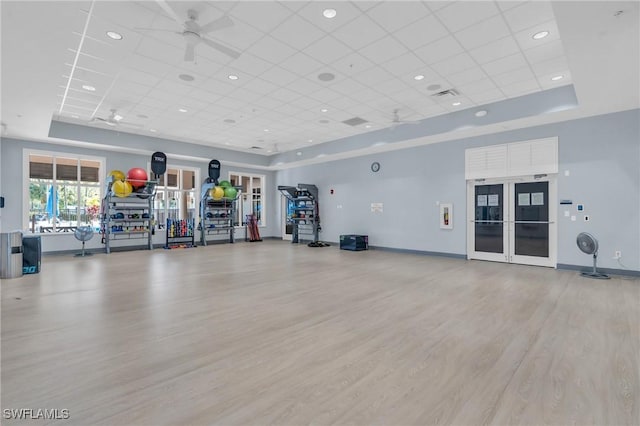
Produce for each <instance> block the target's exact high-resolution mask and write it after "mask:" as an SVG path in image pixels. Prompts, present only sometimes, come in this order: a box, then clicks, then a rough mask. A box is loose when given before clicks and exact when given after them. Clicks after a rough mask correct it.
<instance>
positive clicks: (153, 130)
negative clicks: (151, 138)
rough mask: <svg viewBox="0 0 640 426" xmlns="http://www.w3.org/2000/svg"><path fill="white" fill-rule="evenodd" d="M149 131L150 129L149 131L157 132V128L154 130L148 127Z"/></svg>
mask: <svg viewBox="0 0 640 426" xmlns="http://www.w3.org/2000/svg"><path fill="white" fill-rule="evenodd" d="M149 131H150V132H152V133H155V132H157V130H156V129H149Z"/></svg>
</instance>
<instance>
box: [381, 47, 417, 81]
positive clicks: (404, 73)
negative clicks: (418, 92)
mask: <svg viewBox="0 0 640 426" xmlns="http://www.w3.org/2000/svg"><path fill="white" fill-rule="evenodd" d="M382 67H383V68H384V69H386V70H387V71H389V72H390V73H391V74H393V75H395V76H398V77H400V78H407V79H408V78H413V76H414V75H416V73H414V71H416V70H422V69H427V67H426V65H425V64H424V62H422V60H420V59H419V58H418V57H417V56H416V55H415V54H414V53H413V52H407V53H405V54H404V55H400V56H398V57H397V58H393V59H392V60H390V61H387V62H385V63H384V64H382Z"/></svg>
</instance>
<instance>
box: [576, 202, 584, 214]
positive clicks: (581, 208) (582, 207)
mask: <svg viewBox="0 0 640 426" xmlns="http://www.w3.org/2000/svg"><path fill="white" fill-rule="evenodd" d="M576 207H577V208H578V211H579V212H581V211H583V210H584V204H578V205H577V206H576Z"/></svg>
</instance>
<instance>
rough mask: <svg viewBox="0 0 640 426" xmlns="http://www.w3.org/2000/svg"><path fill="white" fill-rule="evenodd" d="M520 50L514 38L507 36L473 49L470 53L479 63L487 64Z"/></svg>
mask: <svg viewBox="0 0 640 426" xmlns="http://www.w3.org/2000/svg"><path fill="white" fill-rule="evenodd" d="M519 51H520V49H519V48H518V44H517V43H516V42H515V41H514V40H513V38H512V37H505V38H503V39H500V40H496V41H494V42H492V43H489V44H486V45H484V46H482V47H478V48H476V49H473V50H471V51H470V52H469V54H470V55H471V56H472V57H473V59H475V60H476V61H477V62H478V63H479V64H486V63H488V62H492V61H495V60H497V59H500V58H504V57H505V56H509V55H513V54H515V53H518V52H519Z"/></svg>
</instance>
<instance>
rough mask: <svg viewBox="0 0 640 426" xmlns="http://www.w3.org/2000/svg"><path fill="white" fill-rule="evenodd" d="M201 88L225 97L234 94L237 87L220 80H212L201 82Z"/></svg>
mask: <svg viewBox="0 0 640 426" xmlns="http://www.w3.org/2000/svg"><path fill="white" fill-rule="evenodd" d="M199 87H201V88H202V89H203V90H206V91H207V92H211V93H215V94H216V95H219V96H225V95H227V94H229V93H231V92H233V91H234V90H235V88H236V86H234V85H232V84H229V83H227V82H225V81H223V80H221V79H220V78H210V79H209V80H206V81H203V82H201V83H200V84H199Z"/></svg>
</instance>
